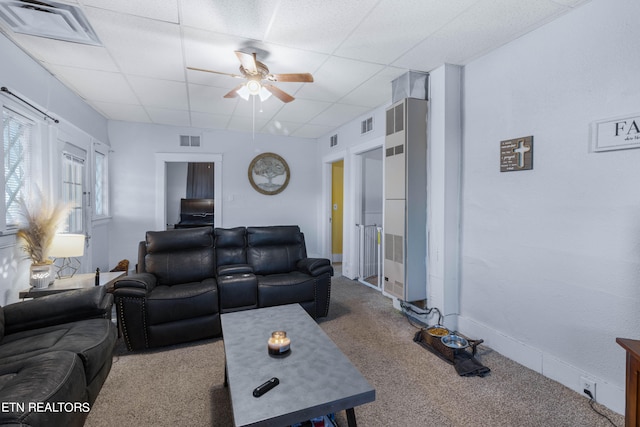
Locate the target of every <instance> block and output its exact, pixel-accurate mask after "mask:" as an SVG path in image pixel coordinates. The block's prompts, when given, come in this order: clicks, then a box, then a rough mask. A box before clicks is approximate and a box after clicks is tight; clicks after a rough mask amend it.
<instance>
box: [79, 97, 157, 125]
mask: <svg viewBox="0 0 640 427" xmlns="http://www.w3.org/2000/svg"><path fill="white" fill-rule="evenodd" d="M91 105H92V106H93V107H94V108H95V109H96V110H98V111H99V112H100V113H102V114H104V115H105V116H106V117H109V118H110V119H111V120H122V121H125V122H139V123H151V119H150V118H149V115H148V114H147V112H146V111H145V109H144V108H142V106H141V105H130V104H118V103H111V102H100V101H92V102H91Z"/></svg>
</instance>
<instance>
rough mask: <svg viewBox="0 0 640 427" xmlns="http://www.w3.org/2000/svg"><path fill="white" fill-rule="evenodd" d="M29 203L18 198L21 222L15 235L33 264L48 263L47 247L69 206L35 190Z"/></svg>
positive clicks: (65, 216) (49, 261)
mask: <svg viewBox="0 0 640 427" xmlns="http://www.w3.org/2000/svg"><path fill="white" fill-rule="evenodd" d="M34 196H35V197H33V198H32V200H31V201H30V203H27V202H25V200H24V199H20V200H19V202H18V203H19V204H20V210H21V214H22V219H23V221H22V223H21V224H20V229H18V233H17V237H18V239H20V240H21V244H22V249H23V250H24V251H25V252H26V253H27V255H28V256H29V258H31V262H32V263H34V264H50V263H51V260H50V259H49V249H50V248H51V243H52V242H53V238H54V236H55V235H56V232H57V231H58V227H59V226H60V224H62V222H63V221H64V220H65V219H66V218H67V215H68V213H69V210H70V206H69V205H68V204H67V203H61V202H52V201H50V200H48V199H47V198H46V197H44V196H43V195H42V193H41V192H40V191H36V192H35V193H34Z"/></svg>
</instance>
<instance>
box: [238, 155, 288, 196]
mask: <svg viewBox="0 0 640 427" xmlns="http://www.w3.org/2000/svg"><path fill="white" fill-rule="evenodd" d="M248 175H249V182H250V183H251V186H252V187H253V188H254V189H255V190H256V191H257V192H258V193H262V194H266V195H268V196H272V195H274V194H278V193H281V192H282V191H284V189H285V188H287V185H289V179H290V178H291V172H290V171H289V165H288V164H287V162H286V161H285V160H284V159H283V158H282V157H280V156H278V155H277V154H274V153H262V154H260V155H258V156H256V157H255V158H254V159H253V160H252V161H251V164H250V165H249V171H248Z"/></svg>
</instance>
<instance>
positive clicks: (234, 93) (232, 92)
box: [223, 84, 244, 98]
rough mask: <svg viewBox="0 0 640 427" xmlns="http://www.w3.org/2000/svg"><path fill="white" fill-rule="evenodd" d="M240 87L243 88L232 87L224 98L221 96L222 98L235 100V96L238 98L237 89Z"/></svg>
mask: <svg viewBox="0 0 640 427" xmlns="http://www.w3.org/2000/svg"><path fill="white" fill-rule="evenodd" d="M242 86H244V85H243V84H241V85H238V86H236V87H234V88H233V89H232V90H231V92H229V93H227V94H226V95H225V96H223V98H235V97H236V96H238V89H240V88H241V87H242Z"/></svg>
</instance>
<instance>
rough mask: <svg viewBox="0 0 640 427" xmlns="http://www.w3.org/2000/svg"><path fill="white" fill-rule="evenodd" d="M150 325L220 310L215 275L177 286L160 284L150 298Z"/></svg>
mask: <svg viewBox="0 0 640 427" xmlns="http://www.w3.org/2000/svg"><path fill="white" fill-rule="evenodd" d="M146 304H147V315H148V319H147V321H148V322H149V324H150V325H159V324H162V323H167V322H175V321H178V320H184V319H191V318H195V317H200V316H207V315H211V314H216V313H218V286H217V283H216V280H215V279H213V278H209V279H205V280H203V281H201V282H191V283H183V284H181V285H178V286H158V287H156V288H155V289H154V290H153V292H151V293H150V294H149V296H148V297H147V301H146Z"/></svg>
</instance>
